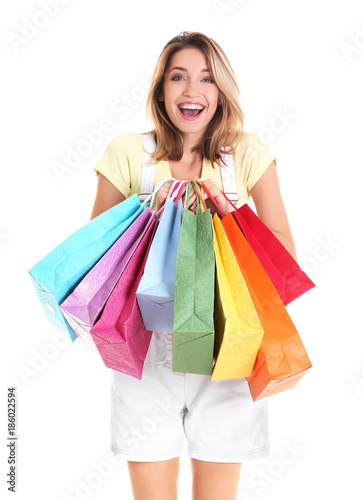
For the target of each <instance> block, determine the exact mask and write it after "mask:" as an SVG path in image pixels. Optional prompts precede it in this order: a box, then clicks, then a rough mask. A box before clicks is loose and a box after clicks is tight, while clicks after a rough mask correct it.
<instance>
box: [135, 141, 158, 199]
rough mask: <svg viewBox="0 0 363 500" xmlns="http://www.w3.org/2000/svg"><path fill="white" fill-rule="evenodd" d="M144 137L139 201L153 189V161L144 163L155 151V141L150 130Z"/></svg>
mask: <svg viewBox="0 0 363 500" xmlns="http://www.w3.org/2000/svg"><path fill="white" fill-rule="evenodd" d="M143 139H144V148H145V149H146V151H144V156H143V160H142V167H141V180H140V194H139V200H140V201H141V202H143V201H145V200H146V198H147V197H148V196H149V195H150V194H151V193H152V192H153V190H154V177H155V163H151V164H150V165H146V163H147V162H148V161H149V160H150V157H151V154H150V153H153V152H154V151H155V141H154V138H153V134H152V133H151V132H150V133H149V134H145V135H144V136H143Z"/></svg>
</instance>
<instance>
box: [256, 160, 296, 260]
mask: <svg viewBox="0 0 363 500" xmlns="http://www.w3.org/2000/svg"><path fill="white" fill-rule="evenodd" d="M250 194H251V197H252V199H253V202H254V204H255V207H256V211H257V215H258V216H259V218H260V219H261V220H262V222H263V223H264V224H266V226H267V227H268V228H269V229H270V231H272V232H273V233H274V235H275V236H276V238H278V239H279V240H280V242H281V243H282V244H283V245H284V247H285V248H286V250H287V251H288V252H289V253H290V254H291V255H292V256H293V257H294V259H295V260H296V250H295V243H294V240H293V237H292V234H291V230H290V225H289V221H288V218H287V214H286V210H285V206H284V203H283V201H282V197H281V192H280V185H279V180H278V176H277V170H276V163H275V161H273V162H272V163H271V164H270V165H269V166H268V167H267V170H266V171H265V172H264V173H263V175H262V176H261V177H260V179H259V180H258V181H257V182H256V184H255V185H254V186H253V188H252V189H251V191H250Z"/></svg>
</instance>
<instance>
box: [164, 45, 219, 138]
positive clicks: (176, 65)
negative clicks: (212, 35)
mask: <svg viewBox="0 0 363 500" xmlns="http://www.w3.org/2000/svg"><path fill="white" fill-rule="evenodd" d="M163 100H164V103H165V109H166V112H167V114H168V116H169V118H170V120H171V121H172V122H173V124H174V125H175V127H177V128H178V129H179V130H180V131H181V132H182V134H183V135H184V134H192V136H193V139H195V140H198V139H199V138H201V137H202V136H203V134H204V132H205V130H206V128H207V126H208V123H209V122H210V120H211V119H212V118H213V116H214V114H215V112H216V109H217V105H218V87H217V85H216V84H215V83H214V80H213V79H212V76H211V73H210V71H209V68H208V64H207V60H206V57H205V55H204V54H203V52H202V51H201V50H199V49H197V48H195V47H190V48H187V49H182V50H179V51H177V52H175V53H174V54H173V55H172V56H171V58H170V59H169V64H168V66H167V67H166V69H165V74H164V86H163ZM188 103H189V104H194V106H192V107H193V108H195V107H196V106H195V105H197V107H198V108H202V109H201V110H199V109H198V110H195V109H194V110H188V109H187V110H185V111H184V114H183V111H182V110H181V109H180V106H181V105H183V106H187V104H188Z"/></svg>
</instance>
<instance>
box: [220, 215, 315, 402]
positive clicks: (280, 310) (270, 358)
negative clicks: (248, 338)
mask: <svg viewBox="0 0 363 500" xmlns="http://www.w3.org/2000/svg"><path fill="white" fill-rule="evenodd" d="M221 224H222V227H223V229H224V231H225V233H226V235H227V238H228V240H229V242H230V244H231V247H232V249H233V252H234V255H235V256H236V259H237V262H238V265H239V267H240V269H241V271H242V273H243V275H244V277H245V280H246V284H247V286H248V290H249V292H250V295H251V298H252V301H253V303H254V305H255V308H256V311H257V314H258V316H259V319H260V322H261V325H262V327H263V330H264V335H263V338H262V342H261V346H260V348H259V351H258V354H257V358H256V362H255V364H254V367H253V370H252V373H251V376H250V377H246V380H247V381H248V384H249V389H250V392H251V396H252V398H253V400H254V401H256V400H259V399H262V398H265V397H267V396H270V395H272V394H276V393H278V392H281V391H284V390H286V389H289V388H292V387H294V386H295V385H296V384H297V382H298V381H299V380H300V379H301V378H302V377H303V376H304V375H305V373H306V372H307V371H308V370H309V368H311V366H312V365H311V362H310V360H309V357H308V355H307V352H306V350H305V347H304V345H303V343H302V341H301V338H300V336H299V334H298V332H297V330H296V328H295V325H294V324H293V322H292V320H291V318H290V316H289V314H288V312H287V310H286V308H285V306H284V304H283V302H282V300H281V298H280V296H279V294H278V293H277V291H276V289H275V287H274V285H273V284H272V282H271V280H270V278H269V276H268V275H267V273H266V271H265V270H264V268H263V267H262V265H261V263H260V261H259V259H258V258H257V256H256V255H255V253H254V251H253V249H252V248H251V246H250V245H249V243H248V242H247V240H246V238H245V236H244V235H243V233H242V232H241V230H240V229H239V227H238V225H237V223H236V221H235V219H234V217H233V215H232V213H229V214H227V215H226V216H225V217H224V218H223V220H222V221H221Z"/></svg>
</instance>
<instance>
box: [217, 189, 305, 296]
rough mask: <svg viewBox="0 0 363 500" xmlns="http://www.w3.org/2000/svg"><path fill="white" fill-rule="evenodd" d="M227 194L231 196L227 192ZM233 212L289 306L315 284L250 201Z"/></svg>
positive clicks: (278, 291)
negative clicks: (251, 206) (255, 211)
mask: <svg viewBox="0 0 363 500" xmlns="http://www.w3.org/2000/svg"><path fill="white" fill-rule="evenodd" d="M223 195H224V196H225V198H226V199H227V200H228V198H227V196H226V195H225V194H224V193H223ZM228 201H229V202H230V200H228ZM230 203H231V202H230ZM231 205H232V203H231ZM232 206H233V207H234V205H232ZM232 215H233V217H234V219H235V221H236V222H237V224H238V226H239V228H240V229H241V231H242V232H243V234H244V235H245V237H246V239H247V241H248V243H249V244H250V245H251V247H252V249H253V251H254V252H255V254H256V255H257V257H258V260H259V261H260V262H261V264H262V266H263V268H264V269H265V271H266V273H267V274H268V276H269V278H270V280H271V281H272V283H273V285H274V287H275V288H276V290H277V293H278V294H279V295H280V297H281V300H282V302H283V303H284V305H285V306H286V305H287V304H289V303H290V302H292V301H293V300H295V299H296V298H297V297H300V295H302V294H303V293H305V292H307V291H308V290H310V289H311V288H313V287H314V286H315V284H314V283H313V282H312V281H311V279H310V278H309V277H308V276H307V275H306V274H305V273H304V271H303V270H302V269H301V268H300V266H299V264H298V263H297V262H296V260H295V259H294V258H293V257H292V255H290V253H289V252H288V251H287V250H286V248H285V247H284V245H283V244H282V243H281V242H280V241H279V240H278V238H276V236H275V235H274V234H273V232H272V231H270V229H269V228H268V227H267V226H266V225H265V224H264V223H263V222H262V220H261V219H260V218H259V217H258V216H257V215H256V214H255V213H254V211H253V210H252V209H251V208H250V207H249V206H248V205H247V203H245V204H244V205H242V207H240V208H238V209H236V210H234V211H233V212H232Z"/></svg>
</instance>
